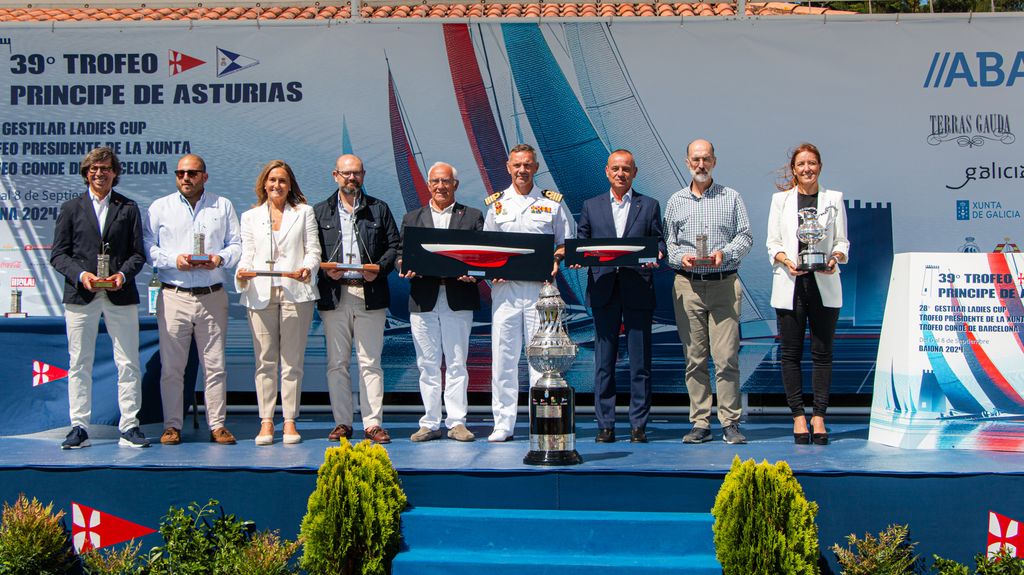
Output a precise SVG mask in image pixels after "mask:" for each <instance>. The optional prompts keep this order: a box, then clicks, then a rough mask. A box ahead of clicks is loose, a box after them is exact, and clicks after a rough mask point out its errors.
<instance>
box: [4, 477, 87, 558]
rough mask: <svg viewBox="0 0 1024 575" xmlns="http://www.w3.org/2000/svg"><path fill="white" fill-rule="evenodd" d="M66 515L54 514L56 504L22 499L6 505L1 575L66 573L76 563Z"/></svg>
mask: <svg viewBox="0 0 1024 575" xmlns="http://www.w3.org/2000/svg"><path fill="white" fill-rule="evenodd" d="M63 518H64V512H63V511H58V512H57V513H56V514H54V513H53V503H50V504H49V505H45V506H44V505H43V504H42V503H40V502H39V500H37V499H36V498H35V497H33V498H32V500H31V501H29V500H28V498H26V497H25V494H21V495H19V496H18V499H17V500H16V501H15V502H14V505H8V504H7V503H6V502H4V510H3V515H2V518H0V574H2V575H50V574H57V573H64V572H65V571H66V570H67V569H68V568H70V567H71V566H72V565H74V563H75V562H76V560H75V555H74V553H73V552H72V547H71V538H70V537H68V530H67V527H65V526H64V521H63Z"/></svg>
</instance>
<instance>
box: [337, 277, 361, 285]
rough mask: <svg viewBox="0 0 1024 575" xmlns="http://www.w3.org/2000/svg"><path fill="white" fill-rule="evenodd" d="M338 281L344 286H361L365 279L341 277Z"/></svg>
mask: <svg viewBox="0 0 1024 575" xmlns="http://www.w3.org/2000/svg"><path fill="white" fill-rule="evenodd" d="M338 283H340V284H341V285H343V286H361V285H363V283H364V281H363V278H341V279H340V280H338Z"/></svg>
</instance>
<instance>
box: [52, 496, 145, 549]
mask: <svg viewBox="0 0 1024 575" xmlns="http://www.w3.org/2000/svg"><path fill="white" fill-rule="evenodd" d="M150 533H156V529H150V528H149V527H143V526H142V525H137V524H135V523H132V522H131V521H126V520H124V519H121V518H120V517H117V516H114V515H111V514H109V513H103V512H101V511H98V510H96V509H93V508H92V507H86V506H85V505H80V504H78V503H75V502H74V501H72V502H71V539H72V540H73V541H74V543H75V551H76V552H78V553H79V554H81V553H85V552H86V551H89V550H91V549H99V548H101V547H109V546H111V545H117V544H118V543H121V542H123V541H128V540H129V539H136V538H139V537H143V536H146V535H149V534H150Z"/></svg>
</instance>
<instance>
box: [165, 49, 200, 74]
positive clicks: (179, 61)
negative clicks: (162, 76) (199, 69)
mask: <svg viewBox="0 0 1024 575" xmlns="http://www.w3.org/2000/svg"><path fill="white" fill-rule="evenodd" d="M205 63H206V62H205V61H203V60H200V59H199V58H195V57H193V56H189V55H188V54H186V53H184V52H179V51H177V50H168V51H167V75H168V76H177V75H178V74H181V73H182V72H184V71H186V70H191V69H192V68H195V67H196V66H202V65H203V64H205Z"/></svg>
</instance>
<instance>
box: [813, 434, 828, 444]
mask: <svg viewBox="0 0 1024 575" xmlns="http://www.w3.org/2000/svg"><path fill="white" fill-rule="evenodd" d="M811 442H812V443H814V444H815V445H828V433H814V434H811Z"/></svg>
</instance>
